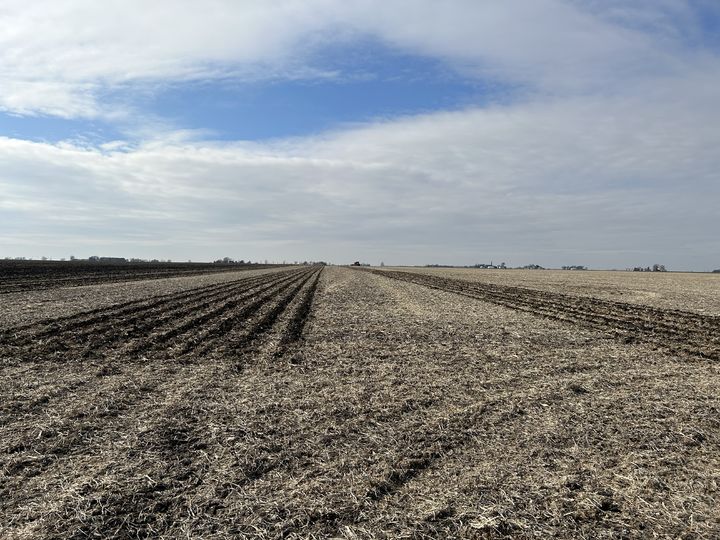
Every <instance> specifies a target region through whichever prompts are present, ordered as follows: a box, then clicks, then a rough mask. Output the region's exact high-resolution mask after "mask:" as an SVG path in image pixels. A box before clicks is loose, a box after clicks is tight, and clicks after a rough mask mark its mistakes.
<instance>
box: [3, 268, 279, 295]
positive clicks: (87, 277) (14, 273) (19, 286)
mask: <svg viewBox="0 0 720 540" xmlns="http://www.w3.org/2000/svg"><path fill="white" fill-rule="evenodd" d="M266 267H267V265H264V266H262V265H235V264H233V265H225V264H210V263H105V262H87V261H70V262H68V261H0V295H2V294H7V293H14V292H19V291H37V290H41V289H55V288H58V287H80V286H84V285H92V284H96V283H116V282H127V281H135V280H148V279H165V278H169V277H177V276H196V275H202V274H214V273H221V272H238V271H242V270H259V269H262V268H266Z"/></svg>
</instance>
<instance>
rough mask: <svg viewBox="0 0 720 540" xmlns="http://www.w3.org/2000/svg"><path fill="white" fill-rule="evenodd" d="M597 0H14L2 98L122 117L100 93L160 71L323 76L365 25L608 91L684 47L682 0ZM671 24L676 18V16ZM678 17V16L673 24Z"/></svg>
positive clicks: (443, 53) (537, 79) (2, 49)
mask: <svg viewBox="0 0 720 540" xmlns="http://www.w3.org/2000/svg"><path fill="white" fill-rule="evenodd" d="M628 5H629V4H628V3H623V2H618V1H613V2H608V3H599V2H596V1H591V0H584V1H582V2H581V1H574V2H573V1H561V0H505V1H503V2H497V1H495V0H450V1H448V2H436V1H434V0H344V1H342V2H339V1H337V0H276V1H273V2H267V1H265V0H243V1H242V2H237V1H233V0H209V1H205V2H196V1H190V0H185V1H178V0H157V1H154V2H142V1H140V0H122V1H119V0H109V1H106V2H89V1H87V0H66V1H63V2H55V1H52V0H40V1H34V2H27V1H19V0H6V1H5V2H3V5H2V8H0V9H1V10H2V11H1V12H0V88H1V89H2V91H1V92H0V109H2V110H5V111H9V112H15V113H20V114H32V113H39V114H51V115H57V116H62V117H79V116H86V117H93V116H98V115H100V114H117V111H115V110H114V109H113V106H112V104H109V103H106V102H105V100H104V98H103V96H104V95H105V94H107V93H108V92H111V91H112V90H113V89H117V88H118V87H121V88H123V89H124V90H125V91H128V89H132V88H133V87H137V86H138V85H140V86H142V85H143V84H152V83H158V82H178V81H184V80H185V81H186V80H199V79H213V78H228V77H230V78H237V79H240V80H242V79H246V78H257V77H318V76H319V77H326V76H328V75H329V74H328V73H327V72H326V71H324V70H323V69H322V65H321V64H322V62H321V61H319V60H318V59H317V58H318V56H320V57H321V56H322V51H323V49H324V48H332V47H333V46H334V45H335V44H337V43H343V42H348V41H351V40H352V39H354V38H356V37H357V36H371V37H374V38H377V39H380V40H382V41H384V42H386V43H387V44H389V45H390V46H393V47H400V48H404V49H406V50H408V51H411V52H414V53H417V54H424V55H430V56H434V57H438V58H443V59H445V60H447V61H448V62H450V63H451V64H453V65H454V66H455V67H457V68H458V69H462V70H464V71H465V72H466V73H468V74H470V75H471V76H480V77H486V78H487V77H491V78H497V79H500V80H503V81H509V82H513V83H517V84H521V85H527V86H528V87H530V88H532V89H534V90H540V91H544V92H551V93H556V92H568V91H588V90H593V91H597V89H598V88H601V89H602V91H605V90H606V89H607V88H608V87H610V88H613V87H617V85H618V84H623V85H627V84H629V83H631V82H632V81H634V80H636V79H637V78H638V77H645V76H648V75H663V74H667V73H668V72H671V71H672V70H674V69H677V68H678V66H680V65H682V64H683V63H684V62H685V61H686V58H685V57H684V56H683V55H682V54H680V53H679V52H678V47H681V46H682V39H681V38H682V36H679V35H678V31H677V24H680V23H682V24H683V25H684V26H683V29H684V30H685V31H686V33H687V31H692V29H693V28H694V26H697V24H696V21H694V19H693V17H692V12H691V10H689V9H688V8H687V6H686V5H685V3H684V2H680V1H673V0H664V1H663V2H652V3H651V2H649V1H642V2H636V3H632V6H633V9H630V8H628V7H627V6H628ZM673 21H675V23H674V22H673ZM678 21H679V22H678Z"/></svg>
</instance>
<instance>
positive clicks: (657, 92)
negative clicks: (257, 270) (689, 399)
mask: <svg viewBox="0 0 720 540" xmlns="http://www.w3.org/2000/svg"><path fill="white" fill-rule="evenodd" d="M719 89H720V3H718V2H717V1H716V0H503V1H502V2H498V1H496V0H447V1H445V2H437V1H435V0H275V1H273V2H267V1H265V0H205V1H203V2H199V1H186V0H156V1H154V2H151V3H148V2H141V1H139V0H122V1H119V0H117V1H116V0H107V1H105V2H93V1H90V0H63V1H61V2H58V1H44V0H37V1H34V2H27V1H22V2H21V1H16V0H1V1H0V257H5V256H10V257H17V256H24V257H33V258H39V257H41V256H46V257H51V258H61V257H69V256H70V255H74V256H76V257H87V256H90V255H100V256H121V257H128V258H129V257H140V258H159V259H172V260H195V261H201V260H214V259H217V258H222V257H225V256H229V257H233V258H237V259H245V260H255V261H263V260H270V261H278V262H281V261H296V260H300V261H302V260H325V261H329V262H334V263H339V264H344V263H349V262H352V261H355V260H361V261H363V262H365V261H366V262H369V263H372V264H379V263H380V262H384V263H385V264H387V265H391V264H395V265H400V264H402V265H413V264H432V263H435V264H456V265H468V264H475V263H488V262H490V261H493V262H495V263H498V262H506V263H507V264H508V265H510V266H521V265H525V264H540V265H543V266H546V267H559V266H562V265H586V266H589V267H591V268H627V267H633V266H648V265H652V264H654V263H660V264H664V265H665V266H666V267H668V269H670V270H698V271H708V270H713V269H715V268H720V239H719V238H720V234H718V231H720V150H719V149H720V90H719Z"/></svg>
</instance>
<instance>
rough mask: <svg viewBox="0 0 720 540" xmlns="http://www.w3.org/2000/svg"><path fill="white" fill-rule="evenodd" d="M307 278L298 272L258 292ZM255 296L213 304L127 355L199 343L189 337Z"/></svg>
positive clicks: (249, 295) (138, 344)
mask: <svg viewBox="0 0 720 540" xmlns="http://www.w3.org/2000/svg"><path fill="white" fill-rule="evenodd" d="M305 276H306V273H305V272H302V271H300V272H297V273H295V272H294V273H292V274H291V275H289V276H288V275H283V276H282V277H281V278H280V279H277V280H274V281H273V282H271V283H270V284H268V285H267V286H265V287H264V288H261V289H260V290H259V291H258V292H260V293H262V292H264V291H265V290H268V289H270V288H272V287H274V286H275V285H277V284H278V283H282V284H288V283H289V284H294V283H297V282H298V281H300V280H302V279H303V278H304V277H305ZM254 296H255V293H253V292H251V293H248V294H244V295H242V296H240V297H238V298H232V299H230V300H226V301H224V302H223V303H222V304H220V305H219V306H217V307H213V304H211V305H210V306H211V308H210V309H209V310H208V311H205V312H200V314H195V315H193V316H192V317H191V318H190V319H188V320H186V321H184V322H182V323H180V324H177V323H176V325H175V326H174V327H173V328H171V329H169V330H166V331H164V332H160V333H157V334H154V335H150V336H148V337H147V338H146V339H144V340H143V341H142V342H140V343H137V344H136V345H135V346H133V347H130V348H129V349H127V353H128V354H131V355H139V354H145V353H148V352H150V351H157V350H158V349H159V348H160V349H168V348H169V346H168V345H167V344H168V342H170V341H181V342H187V340H188V339H190V340H191V341H192V342H193V343H195V342H196V341H197V339H192V338H189V337H188V335H189V336H194V335H195V334H200V335H202V332H203V329H204V328H206V327H207V326H208V324H209V323H215V322H216V321H222V319H223V317H228V318H232V317H231V316H232V313H233V311H234V310H235V308H237V307H238V306H240V305H241V304H242V303H243V302H244V301H246V300H247V299H248V298H252V297H254Z"/></svg>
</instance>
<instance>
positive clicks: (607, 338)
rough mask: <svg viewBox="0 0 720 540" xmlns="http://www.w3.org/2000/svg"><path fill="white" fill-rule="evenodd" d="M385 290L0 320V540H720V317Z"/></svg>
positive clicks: (453, 284)
mask: <svg viewBox="0 0 720 540" xmlns="http://www.w3.org/2000/svg"><path fill="white" fill-rule="evenodd" d="M396 270H397V269H395V270H387V271H386V273H385V274H380V273H371V272H367V271H360V270H351V269H347V268H325V269H324V270H322V271H320V269H319V268H312V267H311V268H297V269H292V268H290V269H283V270H279V271H275V270H273V271H267V272H265V271H263V272H255V273H254V274H253V275H248V274H246V273H238V274H223V275H222V277H220V276H213V277H212V279H210V278H208V277H202V278H201V277H198V278H195V279H198V280H199V281H197V282H193V281H192V280H193V278H183V279H185V280H187V281H184V282H183V285H182V286H181V287H178V286H177V284H175V285H174V286H173V287H171V288H167V287H164V286H163V285H162V283H163V281H164V280H157V281H155V282H154V283H155V285H154V286H155V287H158V289H157V291H156V292H157V294H155V295H148V294H144V295H141V294H139V293H132V291H133V290H138V289H134V288H137V287H144V286H146V285H143V283H142V282H138V283H133V284H131V285H128V291H129V292H128V298H127V299H126V301H125V304H124V305H123V304H122V303H120V304H119V303H118V302H116V301H115V300H113V301H112V302H108V300H107V295H106V293H104V292H102V291H103V287H102V286H93V287H79V288H77V289H74V291H75V294H78V295H81V297H82V298H84V300H83V302H84V303H83V310H82V311H80V312H78V311H76V310H72V309H71V310H69V312H68V313H67V314H66V313H63V314H62V316H61V317H62V318H58V315H59V314H57V313H54V312H53V310H50V309H48V311H47V312H46V313H43V314H42V316H41V315H40V314H38V312H37V310H35V312H34V313H33V314H32V316H30V315H28V316H27V317H26V320H24V321H18V320H17V319H18V316H15V317H14V318H8V319H7V321H8V322H3V328H4V332H3V333H2V338H1V339H2V341H1V343H2V345H0V354H1V355H2V370H1V371H0V377H1V380H0V415H1V416H0V515H2V516H3V519H2V521H0V537H7V538H37V537H40V538H43V537H48V538H52V537H55V538H68V537H75V538H87V537H95V536H100V537H106V538H107V537H109V538H113V537H114V538H127V537H166V538H176V537H184V538H186V537H193V538H233V537H236V538H237V537H240V538H242V537H246V538H313V537H314V538H332V537H338V538H495V537H513V538H543V537H553V536H554V537H560V538H622V537H630V538H647V537H667V538H713V537H717V536H718V535H720V511H719V510H718V508H719V507H720V504H719V503H720V497H719V490H718V483H719V482H720V420H719V419H720V414H719V413H720V392H719V390H720V388H719V387H720V379H719V378H718V371H719V370H718V361H717V358H716V356H715V355H716V354H717V353H718V348H717V341H716V339H717V334H715V333H714V329H716V328H717V325H718V320H717V317H716V316H714V315H703V314H700V313H698V312H697V311H692V312H691V311H678V310H675V311H673V310H671V309H667V310H665V311H659V312H658V311H646V310H645V308H647V309H650V310H658V309H662V308H661V307H657V304H656V307H653V306H652V305H650V306H642V305H638V304H633V306H637V307H635V308H633V307H630V308H626V307H624V306H623V305H615V304H604V303H602V300H600V303H597V302H593V303H592V304H586V303H585V300H577V299H576V298H581V296H571V297H568V296H567V295H565V296H557V295H555V296H553V294H554V293H552V292H551V291H549V290H548V289H547V288H546V289H545V290H541V288H536V289H531V290H530V292H528V291H526V290H525V289H526V288H522V289H507V288H500V289H497V288H493V287H490V286H489V285H488V282H485V285H486V286H484V287H480V288H477V287H475V285H472V284H471V285H467V286H466V285H464V284H463V283H467V281H465V282H462V283H461V282H458V281H457V280H456V278H457V276H451V275H449V274H446V275H445V278H446V279H448V281H440V282H438V281H423V280H422V278H420V280H419V281H418V280H417V278H415V277H413V275H412V274H410V275H408V274H397V275H392V272H393V271H396ZM388 272H390V273H388ZM431 277H432V276H431ZM413 281H415V282H413ZM480 282H482V280H480ZM490 285H492V283H490ZM495 285H497V284H495ZM513 286H516V285H513ZM93 291H97V292H93ZM450 291H452V292H450ZM533 291H540V292H533ZM541 293H543V294H541ZM544 293H549V294H551V295H550V296H545V295H544ZM48 294H49V293H48ZM64 294H67V293H64ZM93 294H97V297H96V299H97V302H96V303H95V304H93V301H92V298H93ZM66 298H67V297H66ZM582 298H587V296H584V297H582ZM65 301H67V302H68V303H71V302H72V299H71V298H67V300H65ZM53 305H55V306H56V304H52V303H49V304H48V306H53ZM38 309H40V310H41V309H42V308H38ZM93 310H94V311H93ZM553 313H554V314H555V315H553ZM52 319H55V320H52ZM11 327H12V328H11ZM683 336H685V337H683ZM683 339H685V342H683ZM665 345H667V346H665Z"/></svg>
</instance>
